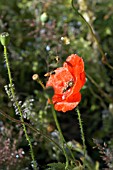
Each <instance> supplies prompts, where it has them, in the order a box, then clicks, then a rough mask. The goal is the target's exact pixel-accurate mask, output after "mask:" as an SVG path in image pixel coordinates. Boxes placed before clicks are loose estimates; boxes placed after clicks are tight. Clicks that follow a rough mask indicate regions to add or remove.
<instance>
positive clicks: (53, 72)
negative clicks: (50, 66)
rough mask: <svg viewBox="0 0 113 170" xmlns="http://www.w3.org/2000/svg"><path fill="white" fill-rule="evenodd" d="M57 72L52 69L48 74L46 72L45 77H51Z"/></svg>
mask: <svg viewBox="0 0 113 170" xmlns="http://www.w3.org/2000/svg"><path fill="white" fill-rule="evenodd" d="M54 74H55V71H50V72H48V73H46V74H44V76H45V77H49V76H50V75H54Z"/></svg>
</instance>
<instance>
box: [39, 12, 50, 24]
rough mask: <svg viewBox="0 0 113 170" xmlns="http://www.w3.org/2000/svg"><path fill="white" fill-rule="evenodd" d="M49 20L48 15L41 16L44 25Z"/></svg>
mask: <svg viewBox="0 0 113 170" xmlns="http://www.w3.org/2000/svg"><path fill="white" fill-rule="evenodd" d="M47 19H48V16H47V13H46V12H44V13H43V14H42V15H41V16H40V20H41V22H42V23H43V24H44V23H45V22H46V21H47Z"/></svg>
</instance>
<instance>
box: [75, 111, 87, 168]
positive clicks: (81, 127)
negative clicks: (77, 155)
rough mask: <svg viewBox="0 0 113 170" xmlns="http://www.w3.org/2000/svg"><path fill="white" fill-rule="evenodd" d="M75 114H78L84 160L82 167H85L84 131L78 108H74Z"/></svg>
mask: <svg viewBox="0 0 113 170" xmlns="http://www.w3.org/2000/svg"><path fill="white" fill-rule="evenodd" d="M76 111H77V115H78V121H79V126H80V132H81V138H82V143H83V149H84V161H83V168H85V157H86V145H85V137H84V131H83V125H82V119H81V114H80V111H79V109H78V108H77V109H76Z"/></svg>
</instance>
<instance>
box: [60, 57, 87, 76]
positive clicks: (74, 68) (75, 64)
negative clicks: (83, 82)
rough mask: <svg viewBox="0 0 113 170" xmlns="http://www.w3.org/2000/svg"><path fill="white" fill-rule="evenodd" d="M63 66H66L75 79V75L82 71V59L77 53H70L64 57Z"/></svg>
mask: <svg viewBox="0 0 113 170" xmlns="http://www.w3.org/2000/svg"><path fill="white" fill-rule="evenodd" d="M63 67H65V68H67V69H68V70H69V72H70V73H71V74H72V75H73V77H74V78H75V79H76V76H78V75H79V74H80V73H82V72H84V62H83V59H82V58H81V57H79V56H78V55H77V54H72V55H70V56H69V57H68V58H67V59H66V62H64V64H63Z"/></svg>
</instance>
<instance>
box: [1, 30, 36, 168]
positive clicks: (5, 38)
mask: <svg viewBox="0 0 113 170" xmlns="http://www.w3.org/2000/svg"><path fill="white" fill-rule="evenodd" d="M0 39H1V44H2V45H3V47H4V57H5V62H6V67H7V71H8V77H9V84H10V90H11V95H12V101H13V102H15V105H16V108H17V109H18V112H19V115H20V120H21V122H22V126H23V131H24V133H25V137H26V140H27V141H28V145H29V147H30V154H31V158H32V162H33V167H34V170H37V164H36V161H35V158H34V153H33V147H32V144H31V140H30V138H29V136H28V134H27V129H26V126H25V124H24V119H23V115H22V110H21V107H20V105H19V103H18V101H17V100H16V96H15V90H14V87H13V82H12V76H11V71H10V66H9V60H8V55H7V45H8V43H9V34H8V33H2V34H1V37H0Z"/></svg>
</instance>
